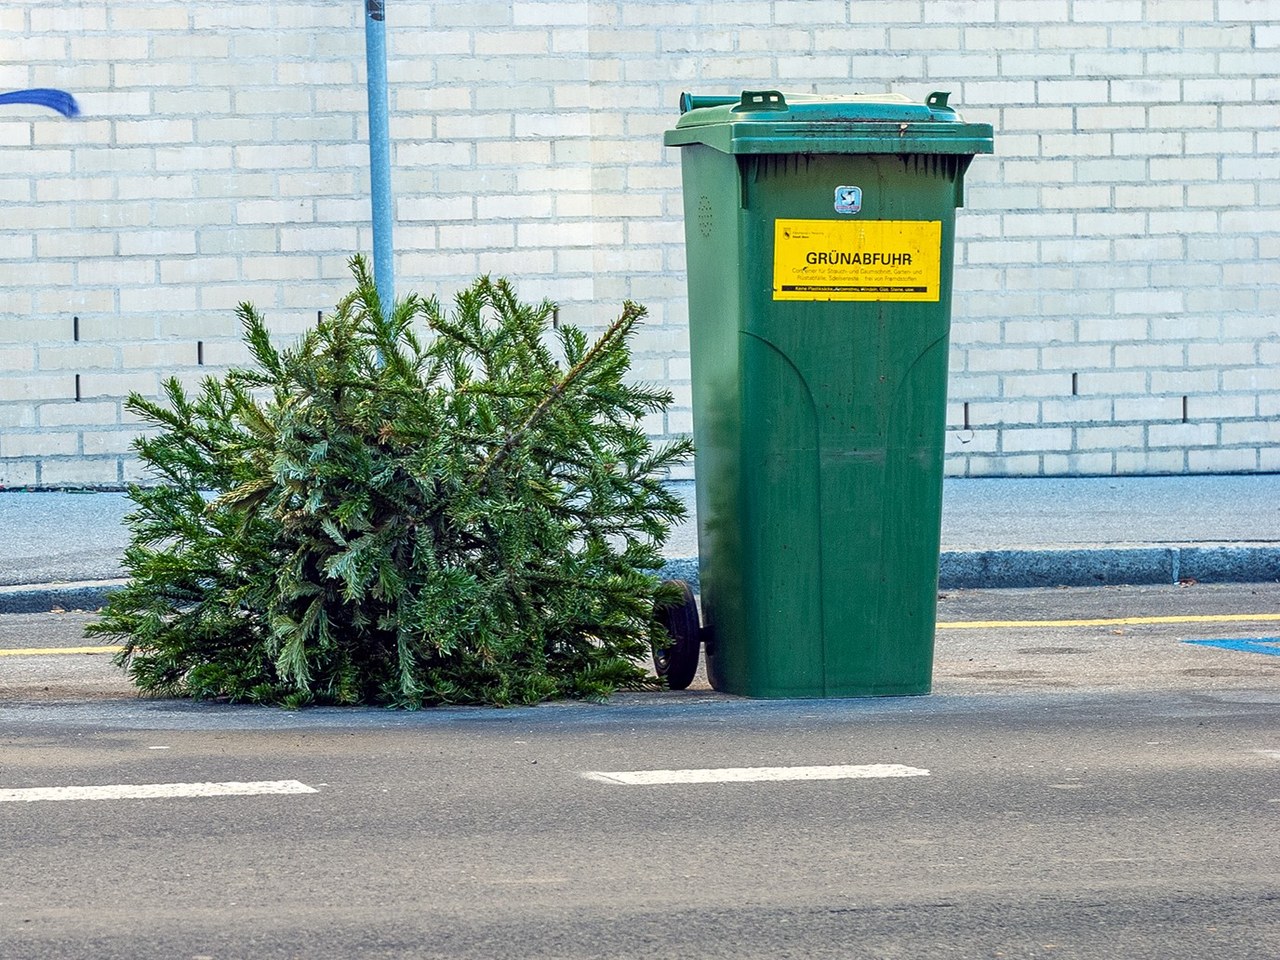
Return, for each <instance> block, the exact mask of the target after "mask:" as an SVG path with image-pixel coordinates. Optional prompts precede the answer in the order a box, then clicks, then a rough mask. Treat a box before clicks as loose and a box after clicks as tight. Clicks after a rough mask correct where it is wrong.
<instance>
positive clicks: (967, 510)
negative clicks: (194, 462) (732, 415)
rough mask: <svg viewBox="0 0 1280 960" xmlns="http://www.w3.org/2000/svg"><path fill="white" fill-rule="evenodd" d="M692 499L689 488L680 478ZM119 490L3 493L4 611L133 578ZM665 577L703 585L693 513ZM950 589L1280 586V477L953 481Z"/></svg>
mask: <svg viewBox="0 0 1280 960" xmlns="http://www.w3.org/2000/svg"><path fill="white" fill-rule="evenodd" d="M675 486H676V489H678V490H679V491H680V493H681V494H682V495H683V496H684V497H685V499H686V501H687V502H688V503H689V504H690V512H691V513H692V507H693V498H694V486H693V484H692V483H688V482H687V483H679V484H676V485H675ZM129 507H130V504H129V500H128V497H127V496H126V495H124V494H122V493H27V492H0V613H13V612H27V611H38V610H48V609H50V608H51V607H53V606H59V607H63V608H65V609H77V608H79V609H92V608H95V607H97V606H99V605H100V604H101V602H102V598H103V596H104V595H105V593H106V592H107V591H109V590H110V589H112V588H114V587H117V586H118V585H119V583H120V581H121V579H122V578H123V577H124V575H125V573H124V570H123V569H122V568H121V566H120V557H121V554H122V553H123V551H124V547H125V545H126V543H127V542H128V531H127V530H126V528H125V526H124V524H123V518H124V516H125V514H126V513H128V511H129ZM666 553H667V556H668V557H669V558H670V563H669V564H668V567H667V574H668V575H669V576H678V577H682V578H684V579H688V580H691V581H694V582H696V580H697V534H696V524H695V522H694V520H693V519H692V517H691V518H690V520H689V521H688V522H686V523H684V524H682V525H681V526H680V527H679V528H678V529H676V530H675V531H673V533H672V536H671V538H670V540H669V541H668V543H667V550H666ZM939 579H940V586H941V587H942V588H943V589H960V588H980V587H984V588H993V587H1040V586H1085V585H1098V584H1115V583H1135V584H1138V583H1176V582H1177V581H1179V580H1180V579H1194V580H1198V581H1201V582H1254V581H1274V580H1280V474H1266V475H1248V476H1189V477H1188V476H1179V477H1074V478H1057V479H1054V478H1050V479H1042V478H1012V479H1009V478H1002V479H980V480H978V479H960V478H955V479H948V480H947V481H946V483H945V486H944V492H943V515H942V557H941V562H940V567H939Z"/></svg>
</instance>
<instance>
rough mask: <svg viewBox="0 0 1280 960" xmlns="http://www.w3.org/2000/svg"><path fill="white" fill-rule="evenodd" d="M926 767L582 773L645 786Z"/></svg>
mask: <svg viewBox="0 0 1280 960" xmlns="http://www.w3.org/2000/svg"><path fill="white" fill-rule="evenodd" d="M928 775H929V771H928V770H922V769H920V768H919V767H905V766H903V765H902V764H900V763H867V764H861V765H846V766H834V767H722V768H719V769H713V770H625V771H619V772H613V773H608V772H603V771H589V772H587V773H584V774H583V776H584V777H586V778H587V779H588V780H598V781H599V782H601V783H612V784H620V785H624V786H628V787H647V786H653V785H655V784H662V783H760V782H763V781H776V780H874V779H880V778H883V777H927V776H928Z"/></svg>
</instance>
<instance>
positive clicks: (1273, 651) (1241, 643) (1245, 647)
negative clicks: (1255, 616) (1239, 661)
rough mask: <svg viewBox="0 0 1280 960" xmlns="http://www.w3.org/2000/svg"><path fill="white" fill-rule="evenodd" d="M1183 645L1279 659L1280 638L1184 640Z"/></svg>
mask: <svg viewBox="0 0 1280 960" xmlns="http://www.w3.org/2000/svg"><path fill="white" fill-rule="evenodd" d="M1183 643H1191V644H1195V645H1196V646H1198V647H1220V648H1221V649H1223V650H1234V651H1236V653H1265V654H1266V655H1267V656H1269V657H1280V637H1258V638H1257V639H1256V640H1184V641H1183Z"/></svg>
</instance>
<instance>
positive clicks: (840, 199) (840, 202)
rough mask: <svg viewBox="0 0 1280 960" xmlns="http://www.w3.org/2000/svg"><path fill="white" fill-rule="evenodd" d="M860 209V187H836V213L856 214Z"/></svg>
mask: <svg viewBox="0 0 1280 960" xmlns="http://www.w3.org/2000/svg"><path fill="white" fill-rule="evenodd" d="M861 209H862V188H861V187H836V213H857V212H858V211H859V210H861Z"/></svg>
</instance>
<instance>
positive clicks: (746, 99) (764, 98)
mask: <svg viewBox="0 0 1280 960" xmlns="http://www.w3.org/2000/svg"><path fill="white" fill-rule="evenodd" d="M787 109H790V108H789V107H788V106H787V98H786V97H784V96H783V95H782V94H781V93H779V92H778V91H777V90H743V91H742V99H741V100H740V101H738V105H737V106H736V107H734V108H733V112H734V113H753V112H755V111H757V110H787Z"/></svg>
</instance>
